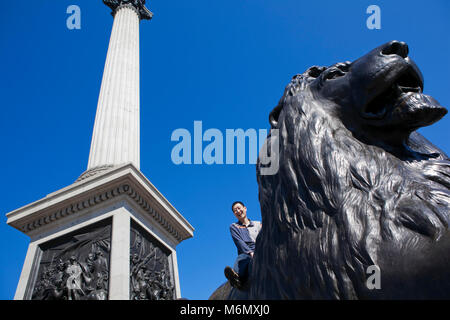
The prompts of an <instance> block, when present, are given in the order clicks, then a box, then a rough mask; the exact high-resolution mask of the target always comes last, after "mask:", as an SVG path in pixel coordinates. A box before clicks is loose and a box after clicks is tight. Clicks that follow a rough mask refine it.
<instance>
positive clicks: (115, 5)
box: [103, 0, 153, 20]
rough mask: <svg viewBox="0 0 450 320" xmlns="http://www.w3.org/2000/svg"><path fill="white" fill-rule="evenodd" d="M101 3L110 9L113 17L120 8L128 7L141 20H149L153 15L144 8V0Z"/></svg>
mask: <svg viewBox="0 0 450 320" xmlns="http://www.w3.org/2000/svg"><path fill="white" fill-rule="evenodd" d="M103 3H104V4H106V5H107V6H108V7H110V8H111V10H112V12H111V14H112V15H113V16H114V15H115V14H116V12H117V10H118V9H120V8H121V7H125V6H126V7H130V8H132V9H133V10H135V11H136V13H137V14H138V15H139V18H140V19H141V20H143V19H145V20H150V19H151V18H152V17H153V13H152V12H151V11H150V10H148V9H147V8H146V7H145V0H103Z"/></svg>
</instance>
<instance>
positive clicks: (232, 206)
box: [231, 201, 245, 211]
mask: <svg viewBox="0 0 450 320" xmlns="http://www.w3.org/2000/svg"><path fill="white" fill-rule="evenodd" d="M238 203H240V204H241V205H242V206H243V207H245V204H244V203H243V202H242V201H235V202H233V204H232V205H231V211H233V208H234V206H235V205H236V204H238Z"/></svg>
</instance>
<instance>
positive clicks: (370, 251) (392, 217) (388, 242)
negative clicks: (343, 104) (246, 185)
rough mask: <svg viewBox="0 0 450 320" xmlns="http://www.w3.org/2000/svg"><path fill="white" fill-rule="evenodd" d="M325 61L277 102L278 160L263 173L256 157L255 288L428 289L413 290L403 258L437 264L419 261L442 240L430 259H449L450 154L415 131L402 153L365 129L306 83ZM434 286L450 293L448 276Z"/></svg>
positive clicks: (278, 293) (340, 293)
mask: <svg viewBox="0 0 450 320" xmlns="http://www.w3.org/2000/svg"><path fill="white" fill-rule="evenodd" d="M325 69H326V68H317V67H314V68H310V69H308V71H306V72H305V73H304V74H301V75H297V76H295V77H294V78H293V79H292V81H291V83H290V84H289V85H288V86H287V87H286V90H285V92H284V95H283V97H282V98H281V100H280V102H279V105H278V107H277V108H276V109H275V110H277V109H282V110H283V112H282V113H280V114H279V115H277V116H279V118H278V119H277V123H276V124H272V129H278V130H279V134H278V135H277V136H276V137H275V136H274V135H273V134H270V135H269V136H268V138H267V141H266V142H267V144H268V145H269V146H270V144H271V143H279V170H278V172H277V173H276V174H274V175H262V174H261V168H262V167H263V165H262V164H261V162H259V163H258V164H257V181H258V185H259V201H260V205H261V214H262V223H263V227H262V230H261V232H260V234H259V236H258V240H257V242H256V251H255V260H254V264H253V274H252V286H251V289H250V292H249V297H250V298H252V299H356V298H377V297H381V298H403V297H406V298H408V297H422V296H421V293H420V292H417V293H416V295H411V294H410V291H411V290H412V291H414V290H417V289H418V288H416V287H415V285H416V284H417V281H416V283H409V282H408V281H409V280H411V279H410V275H411V274H410V273H409V274H406V275H405V277H404V279H403V278H402V276H399V273H401V272H403V271H402V270H403V269H402V268H404V269H405V270H407V269H406V268H407V267H408V266H405V265H403V264H407V263H413V264H414V266H413V267H414V268H416V270H417V272H419V273H420V272H422V271H424V270H428V271H430V272H433V270H434V269H433V268H431V269H430V268H428V267H429V266H427V267H422V265H425V264H426V263H425V262H423V261H422V260H424V259H426V258H427V257H426V256H424V255H423V252H424V251H427V250H428V251H430V250H431V249H430V248H435V247H436V244H438V246H437V247H439V244H442V243H444V242H445V243H444V245H442V246H441V247H440V248H439V249H438V250H435V251H433V250H431V251H432V253H431V255H432V258H431V259H432V260H433V259H434V260H433V263H434V265H436V263H438V264H441V265H443V264H445V266H443V267H442V268H444V267H445V268H448V267H450V264H449V262H448V260H449V253H448V251H445V250H448V249H450V247H449V246H448V243H449V240H450V239H449V236H448V234H449V232H448V230H449V229H448V226H449V222H450V215H449V209H448V208H449V204H450V191H449V189H450V179H449V178H450V162H449V159H448V157H447V156H446V155H445V154H444V153H443V152H442V151H441V150H439V149H438V148H436V147H435V146H433V145H432V144H431V143H429V142H428V141H427V140H426V139H425V138H423V137H422V136H420V135H419V134H418V133H415V132H414V133H413V134H412V135H411V137H410V141H409V146H405V148H406V149H408V152H409V153H408V154H409V155H405V156H399V155H395V154H393V153H391V152H390V151H389V150H385V149H383V148H382V147H380V146H377V145H376V144H367V143H366V142H364V141H363V140H361V139H359V138H358V137H357V133H356V134H355V132H352V131H351V128H349V127H348V125H347V126H346V125H344V123H343V122H342V121H340V119H339V115H338V114H336V113H334V112H331V111H330V108H324V107H323V105H324V103H325V102H324V101H323V99H322V98H321V97H320V93H319V94H318V93H317V92H313V91H312V90H310V88H309V84H310V83H311V81H313V80H314V79H315V78H316V77H317V76H318V75H319V74H320V73H321V72H322V71H323V70H325ZM326 103H327V104H329V103H330V102H328V101H327V102H326ZM268 149H269V150H270V147H269V148H268ZM428 251H427V252H428ZM399 253H400V254H401V255H403V256H402V257H399ZM442 255H443V257H442ZM420 257H423V259H421V258H420ZM402 259H403V260H402ZM439 259H441V260H439ZM422 262H423V263H422ZM371 265H377V266H380V268H381V275H382V287H383V286H384V288H385V290H384V291H383V290H379V291H377V290H369V289H368V288H367V286H366V280H367V277H368V274H367V268H368V267H369V266H371ZM427 268H428V269H427ZM439 268H441V267H438V269H439ZM442 268H441V269H439V270H440V271H439V270H438V272H445V271H442ZM434 271H436V270H434ZM406 273H407V272H406ZM449 273H450V271H449V269H447V275H446V278H445V279H447V280H450V278H449V277H448V274H449ZM416 276H417V277H419V278H420V277H423V275H420V274H419V275H417V274H416ZM430 276H431V275H430ZM396 279H397V280H396ZM408 279H409V280H408ZM413 280H414V279H412V282H414V281H413ZM416 280H417V279H416ZM441 280H442V278H441ZM402 281H403V282H405V283H403V282H402ZM418 281H419V280H418ZM424 281H425V280H424ZM419 282H420V281H419ZM400 287H401V288H400ZM422 287H423V284H422ZM436 290H437V291H438V292H441V293H442V290H444V291H445V290H447V296H450V292H449V290H450V284H447V285H446V287H445V285H442V286H441V288H436ZM439 290H441V291H439ZM378 294H379V295H378ZM424 294H425V295H424V297H429V296H430V295H429V294H427V293H424ZM431 296H433V295H431ZM438 296H439V295H438Z"/></svg>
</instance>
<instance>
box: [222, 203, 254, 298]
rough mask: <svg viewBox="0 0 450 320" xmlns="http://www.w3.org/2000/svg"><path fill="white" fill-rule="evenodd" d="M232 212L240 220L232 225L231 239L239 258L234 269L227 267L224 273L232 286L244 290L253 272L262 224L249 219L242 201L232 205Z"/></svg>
mask: <svg viewBox="0 0 450 320" xmlns="http://www.w3.org/2000/svg"><path fill="white" fill-rule="evenodd" d="M231 210H232V211H233V214H234V216H235V217H236V218H237V219H238V221H237V222H234V223H232V224H231V225H230V233H231V238H232V239H233V241H234V243H235V245H236V248H237V253H238V256H237V258H236V261H235V263H234V266H233V268H231V267H229V266H227V267H226V268H225V270H224V273H225V277H226V278H227V279H228V280H229V281H230V284H231V286H233V287H235V288H237V289H242V288H243V286H244V284H245V282H246V281H247V279H248V275H249V274H250V271H251V265H252V260H253V255H254V252H255V242H256V237H257V236H258V233H259V231H260V230H261V222H259V221H254V220H250V219H249V218H248V217H247V208H246V207H245V205H244V203H243V202H241V201H235V202H234V203H233V204H232V205H231Z"/></svg>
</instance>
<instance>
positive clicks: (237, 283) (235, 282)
mask: <svg viewBox="0 0 450 320" xmlns="http://www.w3.org/2000/svg"><path fill="white" fill-rule="evenodd" d="M224 273H225V277H226V278H227V279H228V281H230V284H231V286H232V287H234V288H236V289H242V283H241V280H240V279H239V275H238V274H237V273H236V271H234V270H233V269H232V268H231V267H228V266H227V267H225V270H224Z"/></svg>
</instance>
